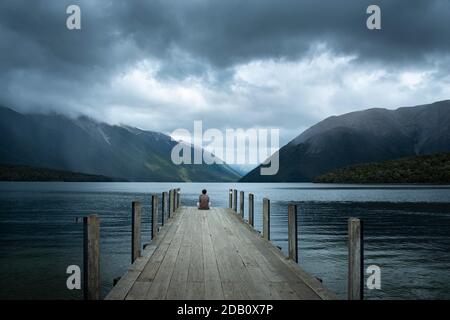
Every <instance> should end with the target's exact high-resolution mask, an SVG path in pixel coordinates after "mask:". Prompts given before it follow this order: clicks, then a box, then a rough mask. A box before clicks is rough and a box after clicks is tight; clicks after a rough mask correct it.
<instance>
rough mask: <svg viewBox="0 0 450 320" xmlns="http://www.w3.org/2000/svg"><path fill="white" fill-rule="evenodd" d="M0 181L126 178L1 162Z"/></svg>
mask: <svg viewBox="0 0 450 320" xmlns="http://www.w3.org/2000/svg"><path fill="white" fill-rule="evenodd" d="M0 181H64V182H125V181H126V180H124V179H118V178H110V177H105V176H99V175H92V174H84V173H79V172H70V171H60V170H52V169H46V168H36V167H29V166H14V165H7V164H0Z"/></svg>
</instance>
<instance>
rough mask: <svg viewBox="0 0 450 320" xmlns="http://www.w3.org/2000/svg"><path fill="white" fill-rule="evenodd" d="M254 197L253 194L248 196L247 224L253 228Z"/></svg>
mask: <svg viewBox="0 0 450 320" xmlns="http://www.w3.org/2000/svg"><path fill="white" fill-rule="evenodd" d="M254 221H255V196H254V195H253V193H249V194H248V223H249V224H250V225H251V226H252V227H254V224H255V222H254Z"/></svg>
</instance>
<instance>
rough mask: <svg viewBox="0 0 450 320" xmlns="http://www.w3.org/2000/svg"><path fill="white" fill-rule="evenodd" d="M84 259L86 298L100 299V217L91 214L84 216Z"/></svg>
mask: <svg viewBox="0 0 450 320" xmlns="http://www.w3.org/2000/svg"><path fill="white" fill-rule="evenodd" d="M83 223H84V227H83V228H84V253H83V255H84V259H83V264H84V268H83V272H84V277H83V282H84V299H86V300H99V299H100V244H99V243H100V218H99V217H98V216H96V215H91V216H88V217H84V218H83Z"/></svg>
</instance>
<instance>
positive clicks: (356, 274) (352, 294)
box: [348, 218, 364, 300]
mask: <svg viewBox="0 0 450 320" xmlns="http://www.w3.org/2000/svg"><path fill="white" fill-rule="evenodd" d="M363 265H364V248H363V224H362V221H361V220H359V219H357V218H349V219H348V299H349V300H363V299H364V270H363V267H364V266H363Z"/></svg>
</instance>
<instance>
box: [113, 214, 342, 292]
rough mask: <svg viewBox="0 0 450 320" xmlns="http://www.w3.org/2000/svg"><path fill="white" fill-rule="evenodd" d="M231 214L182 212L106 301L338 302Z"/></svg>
mask: <svg viewBox="0 0 450 320" xmlns="http://www.w3.org/2000/svg"><path fill="white" fill-rule="evenodd" d="M334 298H335V296H334V295H333V294H332V293H330V292H329V291H328V290H326V289H325V288H324V287H323V285H322V284H321V283H320V282H319V281H318V280H317V279H315V278H314V277H312V276H310V275H309V274H307V273H306V272H304V271H303V270H302V269H301V268H300V267H299V266H298V265H297V264H296V263H295V262H293V261H292V260H289V259H287V258H286V257H284V256H283V254H282V253H281V251H280V250H279V249H277V248H276V247H275V246H273V245H272V244H271V243H270V242H269V241H266V240H264V239H263V238H262V237H261V236H260V235H259V233H258V232H256V231H255V230H253V228H251V227H250V225H248V224H247V223H245V222H243V220H242V217H240V216H239V215H238V214H236V213H235V212H234V211H233V210H232V209H225V208H213V209H211V210H209V211H207V210H197V209H196V208H192V207H182V208H180V209H179V210H177V212H176V213H175V214H174V216H173V217H172V218H171V219H169V220H168V221H167V223H166V224H165V225H164V226H163V227H162V228H161V230H160V232H159V233H158V235H157V236H156V238H155V239H154V240H153V241H152V243H151V244H150V245H149V246H147V247H146V249H145V250H144V251H143V252H142V256H141V257H140V258H138V259H137V260H136V261H135V263H133V264H132V265H131V267H130V268H129V270H128V272H127V273H126V274H125V275H124V276H123V277H122V278H121V279H120V281H119V282H118V283H117V285H116V286H115V287H114V288H113V289H112V290H111V292H110V293H109V294H108V296H107V297H106V299H111V300H114V299H130V300H132V299H139V300H143V299H219V300H220V299H334Z"/></svg>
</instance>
